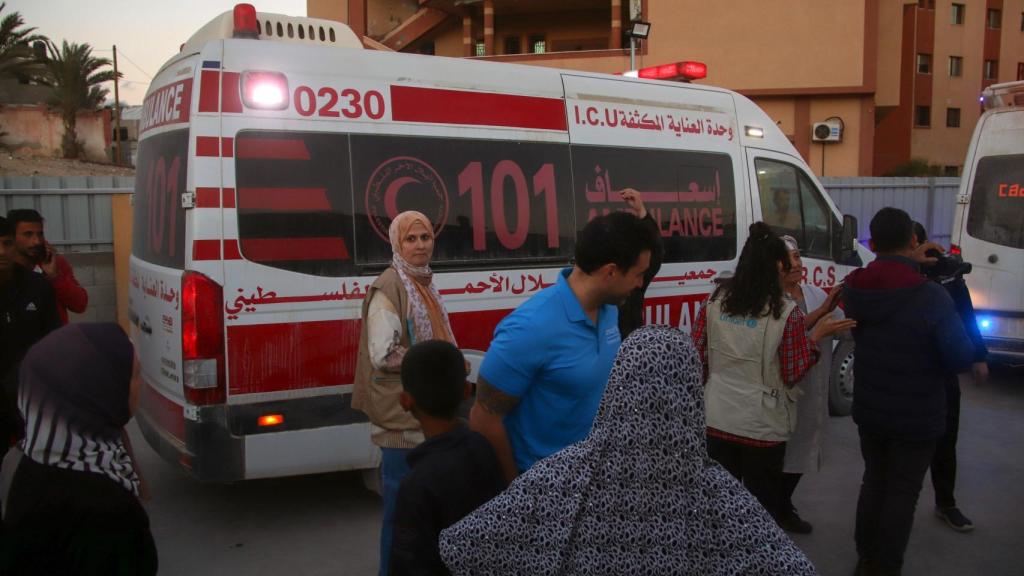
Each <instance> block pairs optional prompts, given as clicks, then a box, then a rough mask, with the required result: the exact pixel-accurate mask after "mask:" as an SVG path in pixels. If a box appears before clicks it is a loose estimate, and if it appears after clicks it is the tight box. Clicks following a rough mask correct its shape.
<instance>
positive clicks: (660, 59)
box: [644, 0, 865, 90]
mask: <svg viewBox="0 0 1024 576" xmlns="http://www.w3.org/2000/svg"><path fill="white" fill-rule="evenodd" d="M726 4H727V7H726ZM864 4H865V2H864V0H786V1H783V0H730V1H729V2H727V3H720V4H715V6H720V7H721V9H718V10H713V9H709V8H710V7H711V6H712V4H711V3H709V2H707V0H661V1H654V0H652V1H651V2H650V7H649V9H648V18H649V19H650V21H651V24H652V28H651V40H650V44H649V48H650V53H649V54H648V55H647V56H646V57H645V58H644V65H648V66H650V65H655V64H663V63H666V62H673V61H678V60H699V61H702V62H705V63H707V64H708V80H707V82H708V83H709V84H715V85H719V86H728V87H730V88H733V89H739V90H757V89H767V88H815V87H825V86H859V85H860V84H862V83H863V78H862V76H863V74H862V68H863V66H862V63H863V60H864V8H865V6H864ZM779 39H785V41H784V42H780V41H779ZM769 42H770V43H771V46H770V48H766V44H768V43H769Z"/></svg>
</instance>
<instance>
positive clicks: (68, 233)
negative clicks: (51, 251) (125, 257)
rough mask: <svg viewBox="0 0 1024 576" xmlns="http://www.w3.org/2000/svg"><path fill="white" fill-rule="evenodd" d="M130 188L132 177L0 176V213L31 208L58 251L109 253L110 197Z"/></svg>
mask: <svg viewBox="0 0 1024 576" xmlns="http://www.w3.org/2000/svg"><path fill="white" fill-rule="evenodd" d="M134 187H135V178H134V177H123V176H0V215H6V214H7V211H8V210H12V209H15V208H32V209H35V210H36V211H38V212H39V213H40V214H42V216H43V218H44V219H46V227H45V230H46V239H47V240H48V241H49V242H50V243H51V244H53V245H54V246H57V247H59V248H60V250H61V251H62V252H113V251H114V222H113V212H112V210H111V197H112V196H113V195H114V194H123V193H126V192H131V191H132V189H133V188H134Z"/></svg>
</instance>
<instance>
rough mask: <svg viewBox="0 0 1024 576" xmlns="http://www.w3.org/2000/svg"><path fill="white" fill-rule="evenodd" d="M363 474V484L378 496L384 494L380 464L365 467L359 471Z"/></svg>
mask: <svg viewBox="0 0 1024 576" xmlns="http://www.w3.org/2000/svg"><path fill="white" fill-rule="evenodd" d="M359 472H360V473H361V474H362V475H363V486H365V487H366V489H367V490H369V491H370V492H373V493H374V494H376V495H377V496H383V491H382V490H381V483H380V466H377V467H375V468H364V469H362V470H360V471H359Z"/></svg>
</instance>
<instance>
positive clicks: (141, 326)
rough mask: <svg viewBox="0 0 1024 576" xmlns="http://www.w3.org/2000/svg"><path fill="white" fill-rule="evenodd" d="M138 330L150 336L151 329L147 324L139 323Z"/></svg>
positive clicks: (145, 322)
mask: <svg viewBox="0 0 1024 576" xmlns="http://www.w3.org/2000/svg"><path fill="white" fill-rule="evenodd" d="M139 330H142V331H143V332H144V333H145V334H152V333H153V327H152V326H150V325H149V322H147V321H145V320H143V321H142V322H140V323H139Z"/></svg>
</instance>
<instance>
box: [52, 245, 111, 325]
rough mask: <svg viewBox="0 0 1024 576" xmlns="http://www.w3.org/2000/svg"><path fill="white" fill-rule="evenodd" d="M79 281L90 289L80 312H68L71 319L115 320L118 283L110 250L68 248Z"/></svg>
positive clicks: (70, 261)
mask: <svg viewBox="0 0 1024 576" xmlns="http://www.w3.org/2000/svg"><path fill="white" fill-rule="evenodd" d="M64 257H65V258H67V260H68V263H69V264H71V267H72V268H73V269H74V272H75V278H76V279H78V283H79V284H81V285H82V287H83V288H85V291H86V292H88V293H89V306H88V307H86V309H85V312H84V313H82V314H75V313H73V312H69V313H68V319H69V321H71V322H117V304H118V300H117V283H116V280H115V274H114V255H113V254H112V253H110V252H67V253H65V254H64Z"/></svg>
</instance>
